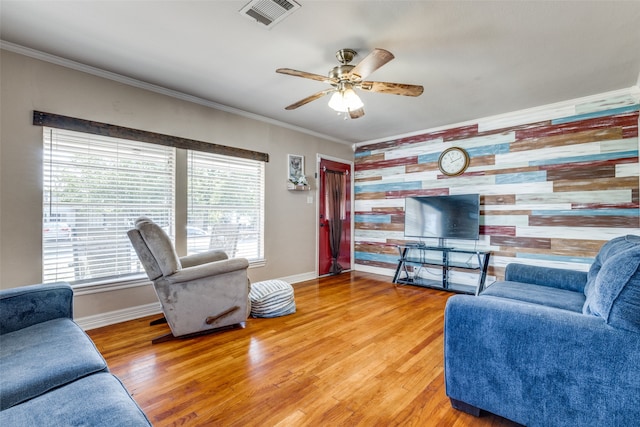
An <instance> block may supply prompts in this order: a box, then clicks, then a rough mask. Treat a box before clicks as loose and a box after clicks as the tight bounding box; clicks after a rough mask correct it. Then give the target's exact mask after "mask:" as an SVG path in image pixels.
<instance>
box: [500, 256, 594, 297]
mask: <svg viewBox="0 0 640 427" xmlns="http://www.w3.org/2000/svg"><path fill="white" fill-rule="evenodd" d="M504 279H505V280H507V281H509V282H522V283H529V284H532V285H540V286H549V287H552V288H558V289H566V290H568V291H574V292H583V291H584V286H585V285H586V283H587V273H586V272H585V271H576V270H568V269H564V268H550V267H540V266H535V265H527V264H517V263H511V264H508V265H507V268H506V270H505V275H504Z"/></svg>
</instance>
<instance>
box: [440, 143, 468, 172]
mask: <svg viewBox="0 0 640 427" xmlns="http://www.w3.org/2000/svg"><path fill="white" fill-rule="evenodd" d="M468 167H469V153H467V151H466V150H465V149H464V148H460V147H450V148H447V149H446V150H444V151H443V152H442V154H440V158H439V159H438V168H440V171H441V172H442V173H443V174H445V175H448V176H456V175H460V174H461V173H462V172H464V171H465V170H467V168H468Z"/></svg>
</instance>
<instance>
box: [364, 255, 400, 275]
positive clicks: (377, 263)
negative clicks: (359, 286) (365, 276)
mask: <svg viewBox="0 0 640 427" xmlns="http://www.w3.org/2000/svg"><path fill="white" fill-rule="evenodd" d="M354 263H355V264H358V265H362V266H371V267H378V268H380V269H385V270H387V272H386V273H387V274H386V275H387V276H393V272H394V271H395V269H396V265H397V262H393V263H391V262H380V261H370V260H365V259H361V258H357V257H356V258H355V261H354ZM362 271H365V270H362ZM372 272H373V271H372ZM376 274H384V272H377V273H376Z"/></svg>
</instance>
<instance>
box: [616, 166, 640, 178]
mask: <svg viewBox="0 0 640 427" xmlns="http://www.w3.org/2000/svg"><path fill="white" fill-rule="evenodd" d="M615 168H616V174H615V176H616V177H618V178H624V177H627V176H640V164H639V163H627V164H617V165H615Z"/></svg>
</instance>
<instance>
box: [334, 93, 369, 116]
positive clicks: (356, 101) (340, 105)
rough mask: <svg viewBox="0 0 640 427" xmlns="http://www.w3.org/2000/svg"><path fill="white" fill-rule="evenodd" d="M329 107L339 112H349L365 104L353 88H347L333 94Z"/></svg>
mask: <svg viewBox="0 0 640 427" xmlns="http://www.w3.org/2000/svg"><path fill="white" fill-rule="evenodd" d="M329 107H330V108H331V109H333V110H335V111H337V112H339V113H348V112H349V111H350V110H351V111H355V110H357V109H359V108H362V107H364V104H363V103H362V100H361V99H360V97H359V96H358V95H357V94H356V92H355V91H354V90H353V89H351V88H346V89H344V90H341V91H337V92H334V94H333V95H331V99H329Z"/></svg>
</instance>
